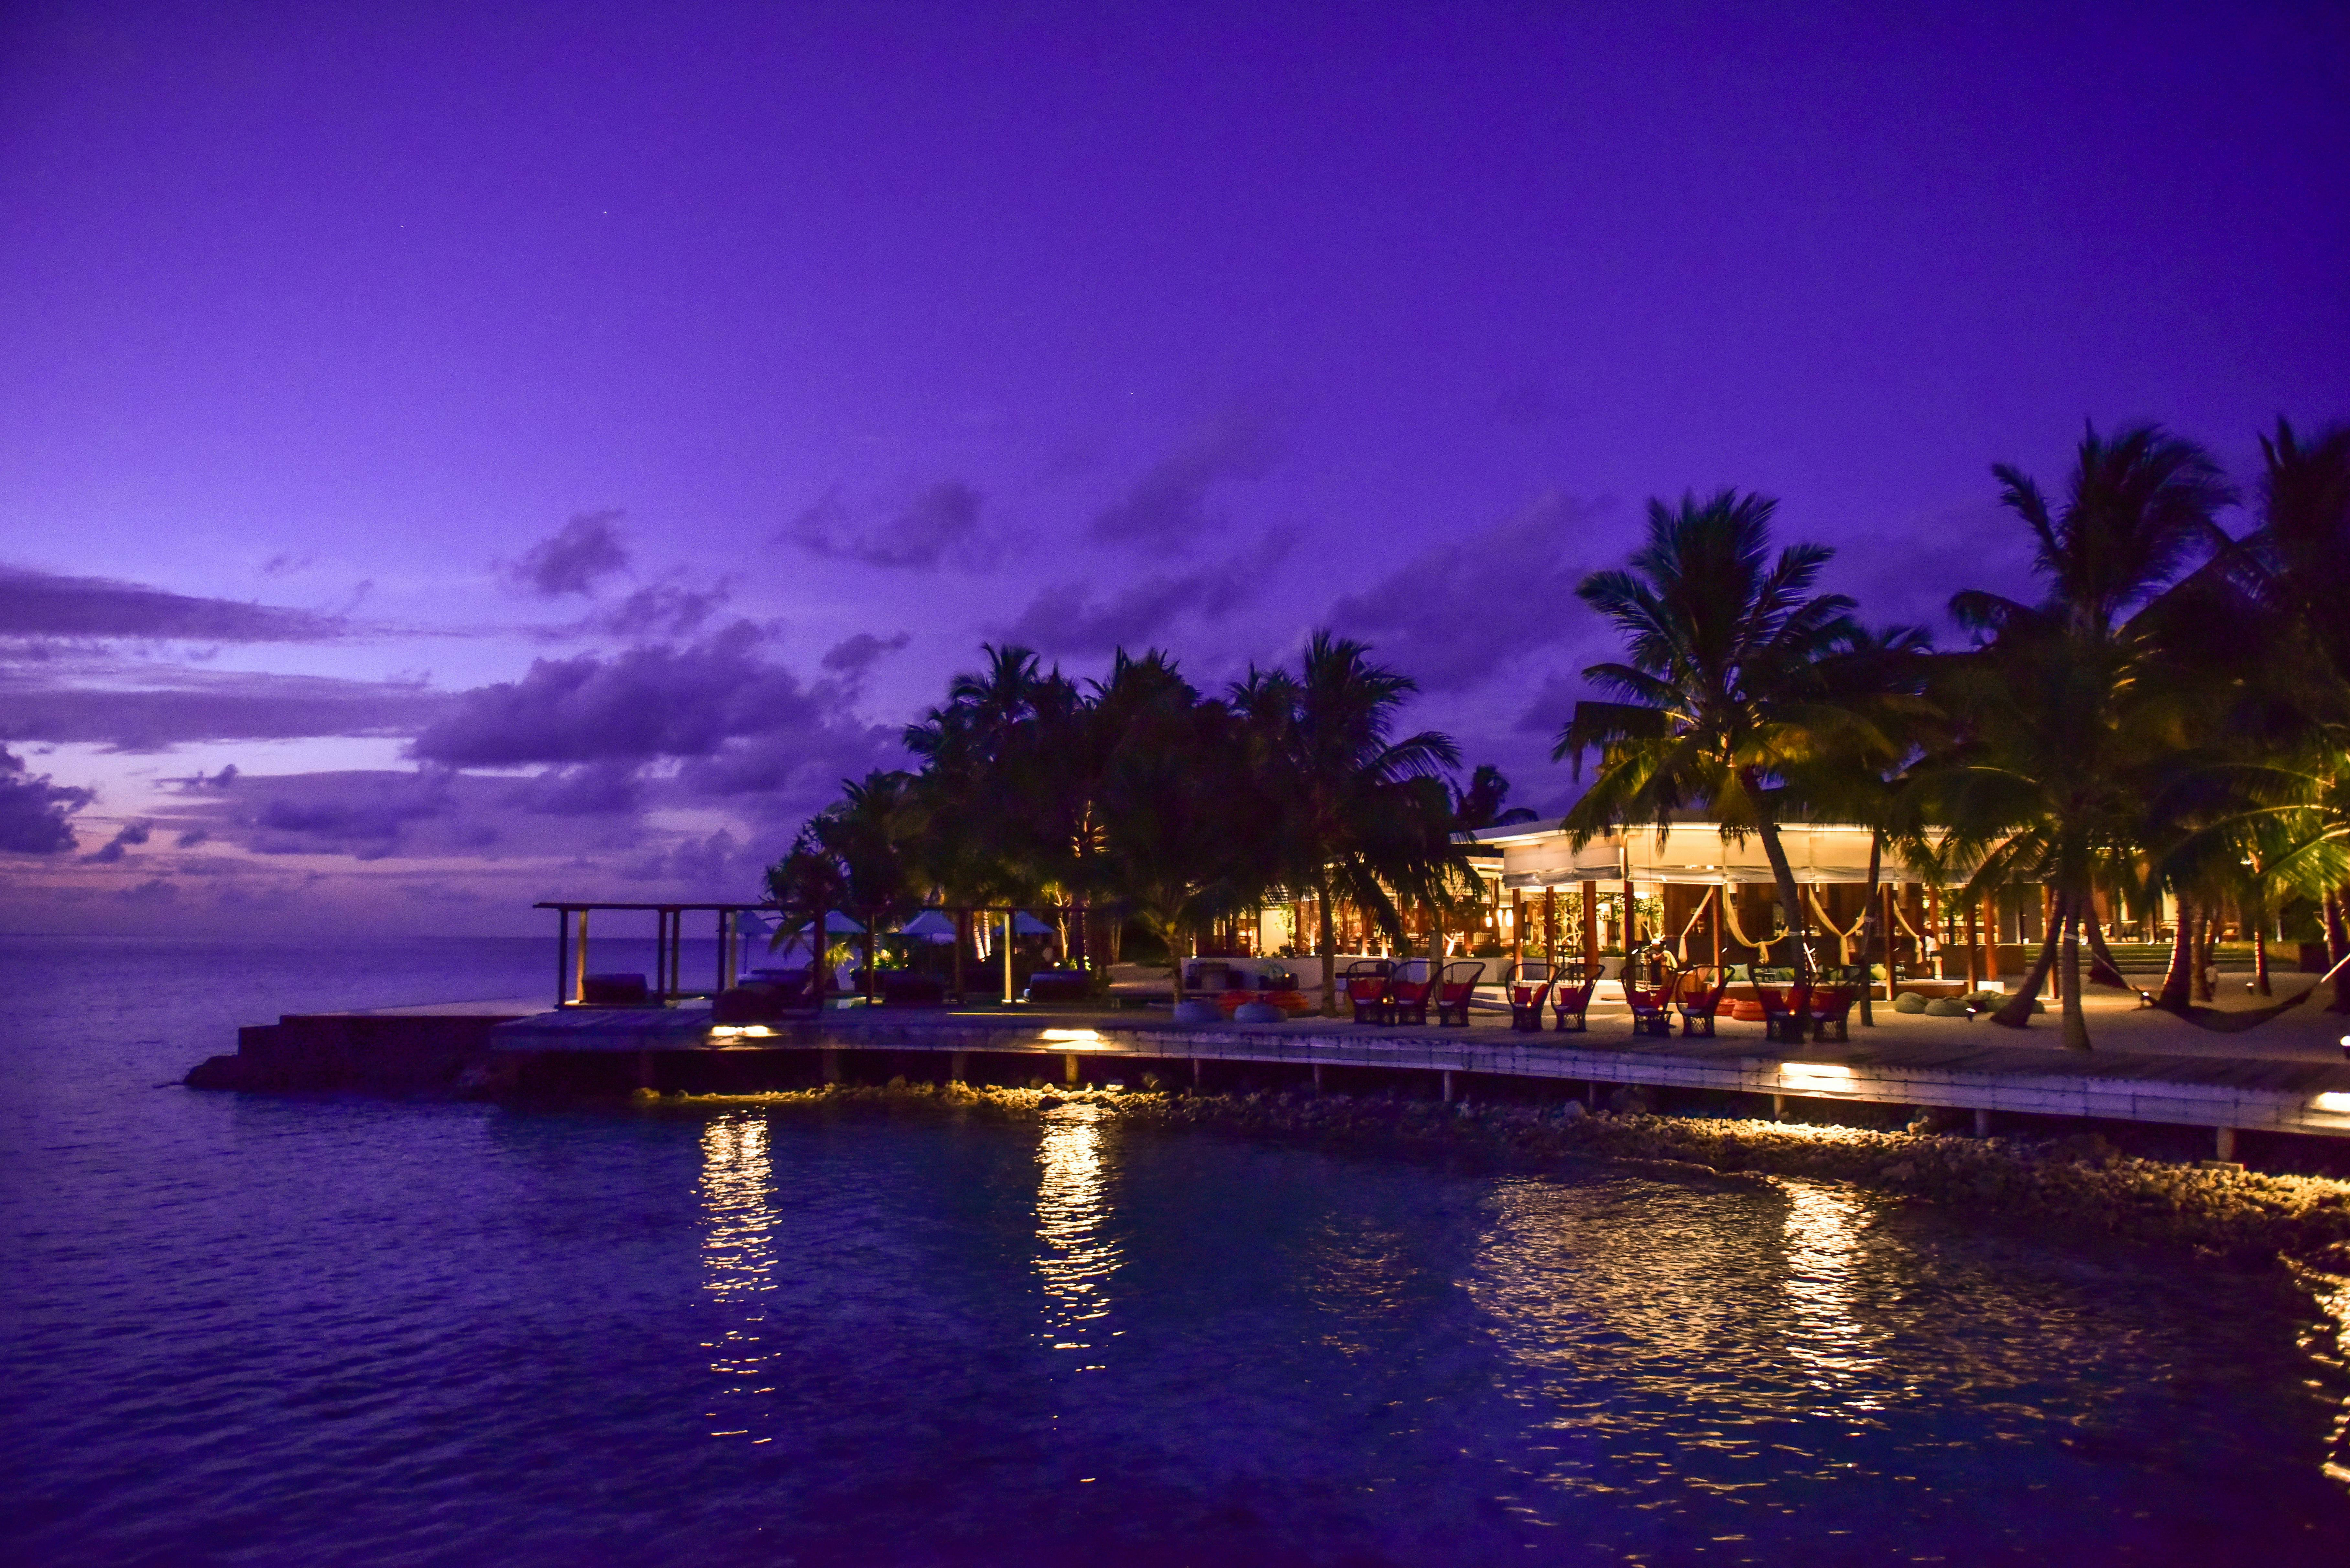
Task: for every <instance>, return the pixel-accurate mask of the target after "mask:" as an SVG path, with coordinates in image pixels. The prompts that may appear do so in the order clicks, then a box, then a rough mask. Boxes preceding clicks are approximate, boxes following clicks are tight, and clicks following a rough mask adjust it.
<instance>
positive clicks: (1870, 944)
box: [1860, 832, 1893, 1029]
mask: <svg viewBox="0 0 2350 1568" xmlns="http://www.w3.org/2000/svg"><path fill="white" fill-rule="evenodd" d="M1884 862H1885V835H1884V834H1883V833H1882V832H1877V833H1872V834H1870V835H1869V836H1868V906H1867V912H1866V914H1864V915H1862V916H1861V918H1860V1023H1861V1027H1863V1028H1864V1029H1873V1028H1875V1027H1876V1026H1877V1013H1876V1011H1875V1010H1874V1009H1872V1008H1871V1007H1870V1006H1869V1004H1868V1003H1869V998H1870V996H1871V994H1872V993H1873V992H1875V991H1876V990H1877V981H1875V980H1874V979H1873V978H1872V977H1871V975H1870V973H1869V971H1870V969H1871V967H1872V966H1873V965H1874V964H1875V963H1876V961H1877V877H1878V875H1879V873H1881V872H1882V871H1883V869H1884ZM1885 994H1886V995H1887V996H1890V995H1892V994H1893V966H1892V965H1891V964H1889V963H1888V964H1887V965H1886V966H1885Z"/></svg>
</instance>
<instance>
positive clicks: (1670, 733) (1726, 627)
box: [1551, 490, 1894, 972]
mask: <svg viewBox="0 0 2350 1568" xmlns="http://www.w3.org/2000/svg"><path fill="white" fill-rule="evenodd" d="M1777 506H1778V503H1776V502H1775V501H1773V500H1772V499H1770V498H1769V497H1767V496H1763V495H1754V494H1746V495H1741V494H1740V493H1737V492H1736V491H1734V490H1724V491H1721V493H1718V494H1716V495H1714V496H1712V497H1711V498H1709V499H1708V500H1706V501H1703V502H1700V501H1699V500H1698V499H1697V497H1696V495H1695V494H1694V493H1691V494H1689V495H1685V496H1683V497H1682V498H1681V502H1680V504H1679V506H1669V505H1667V504H1665V503H1664V502H1663V501H1661V500H1652V501H1650V502H1649V503H1648V539H1647V543H1646V544H1644V545H1642V546H1641V548H1640V549H1639V550H1638V551H1637V552H1636V553H1635V554H1634V555H1633V556H1632V559H1631V563H1630V566H1629V567H1628V568H1627V569H1624V570H1617V571H1607V572H1595V573H1593V574H1592V575H1591V576H1587V577H1586V578H1585V579H1584V580H1583V582H1582V584H1581V585H1580V586H1579V587H1577V588H1576V589H1575V593H1576V595H1577V597H1580V598H1581V599H1582V600H1583V601H1584V603H1586V604H1587V605H1589V606H1590V607H1592V608H1594V609H1596V610H1597V611H1598V612H1599V613H1600V614H1601V615H1603V616H1605V617H1606V618H1607V619H1608V621H1610V622H1611V623H1612V624H1613V625H1614V626H1615V628H1616V629H1617V631H1618V632H1619V633H1621V634H1622V636H1623V638H1624V641H1625V652H1626V659H1625V661H1623V662H1620V663H1607V664H1595V665H1592V666H1591V667H1589V668H1588V669H1586V670H1584V672H1583V674H1584V679H1586V680H1589V681H1590V682H1592V683H1593V684H1594V685H1595V686H1596V687H1598V688H1599V689H1600V690H1601V691H1607V692H1610V693H1612V694H1613V695H1614V696H1615V698H1616V699H1617V700H1616V701H1582V702H1577V703H1576V704H1575V713H1574V716H1573V717H1572V718H1571V719H1570V720H1569V721H1568V722H1567V723H1566V725H1565V728H1564V729H1562V730H1561V731H1560V732H1559V735H1558V743H1557V745H1556V746H1555V748H1554V749H1553V751H1552V753H1551V754H1552V755H1553V756H1554V757H1555V758H1558V759H1561V760H1566V759H1572V760H1573V762H1574V763H1575V774H1576V776H1577V777H1578V778H1579V777H1581V775H1582V770H1583V756H1584V753H1586V751H1588V752H1592V753H1596V754H1597V757H1598V766H1597V769H1596V772H1595V773H1594V774H1593V776H1592V782H1591V787H1590V788H1589V789H1588V790H1587V791H1586V793H1585V794H1584V796H1583V798H1582V799H1581V800H1579V801H1577V802H1576V803H1575V807H1574V809H1573V810H1571V811H1570V812H1568V813H1567V816H1566V827H1567V829H1568V831H1569V834H1570V836H1571V839H1572V841H1573V842H1574V843H1575V846H1577V847H1580V846H1583V845H1585V844H1587V843H1589V842H1590V841H1591V840H1592V839H1593V838H1595V837H1597V836H1599V835H1601V834H1603V833H1607V832H1609V831H1612V830H1614V829H1615V828H1617V827H1618V826H1624V825H1627V824H1631V823H1649V824H1653V825H1655V826H1656V828H1657V830H1658V832H1659V834H1662V833H1664V832H1666V831H1668V830H1669V827H1670V826H1671V823H1672V820H1673V817H1674V815H1675V814H1676V813H1679V812H1682V811H1685V810H1688V809H1690V808H1696V807H1702V808H1705V809H1707V810H1709V811H1710V812H1711V814H1712V815H1713V816H1714V817H1715V818H1716V819H1717V820H1718V821H1719V822H1720V823H1721V832H1722V836H1723V837H1725V838H1728V839H1734V840H1738V841H1743V840H1744V838H1745V836H1747V835H1748V834H1750V833H1751V834H1752V835H1754V836H1756V837H1758V838H1759V839H1761V840H1762V843H1763V854H1764V856H1765V857H1767V858H1768V859H1769V861H1770V863H1771V875H1772V877H1773V880H1774V882H1775V883H1776V884H1777V887H1778V892H1779V909H1780V910H1781V912H1782V914H1783V916H1784V918H1785V919H1786V922H1787V926H1788V929H1789V930H1790V931H1792V932H1794V935H1795V940H1796V950H1797V961H1798V965H1799V966H1800V967H1801V968H1803V969H1804V971H1806V972H1808V971H1809V969H1810V968H1811V966H1812V962H1813V960H1812V958H1811V954H1810V952H1809V950H1808V948H1807V947H1806V946H1805V945H1804V940H1803V939H1804V932H1805V921H1804V912H1803V906H1802V904H1801V902H1800V901H1799V900H1798V898H1797V894H1796V888H1795V873H1794V867H1792V866H1791V865H1790V864H1789V863H1788V860H1787V853H1786V849H1785V847H1784V846H1783V844H1782V843H1781V841H1780V836H1779V826H1780V823H1781V821H1782V820H1783V815H1784V814H1785V812H1786V810H1787V808H1788V806H1789V805H1791V804H1793V803H1791V802H1789V801H1788V800H1787V798H1786V795H1787V791H1786V787H1785V786H1786V780H1787V775H1788V774H1789V772H1790V770H1791V769H1793V768H1794V767H1796V766H1797V765H1799V764H1801V763H1804V762H1805V761H1806V760H1808V759H1810V758H1812V757H1813V756H1814V755H1815V754H1816V753H1819V752H1820V751H1821V749H1822V747H1823V745H1824V744H1825V743H1826V742H1827V741H1828V740H1829V738H1831V737H1835V738H1839V739H1841V740H1845V741H1846V742H1849V741H1850V740H1851V739H1852V738H1854V737H1855V736H1856V734H1857V733H1858V732H1859V731H1861V730H1863V729H1865V727H1866V723H1867V720H1866V717H1865V716H1863V715H1861V714H1859V713H1857V712H1856V711H1854V710H1853V709H1850V708H1848V707H1845V706H1841V705H1839V703H1838V702H1837V701H1836V699H1835V692H1834V691H1833V690H1832V688H1831V686H1830V684H1829V682H1828V681H1827V680H1826V679H1825V670H1824V666H1825V664H1826V661H1828V660H1829V659H1833V658H1834V657H1835V656H1836V655H1837V654H1838V653H1839V652H1841V651H1845V650H1847V649H1851V648H1853V646H1854V644H1855V639H1856V637H1857V636H1858V634H1859V629H1860V628H1858V626H1857V624H1856V622H1855V621H1854V620H1853V618H1852V615H1851V611H1852V608H1853V601H1852V600H1851V599H1849V598H1847V597H1845V596H1844V595H1842V594H1814V593H1813V592H1811V588H1812V586H1813V584H1814V582H1815V581H1816V580H1817V578H1818V576H1819V574H1820V569H1821V567H1823V566H1825V565H1826V564H1827V562H1828V560H1829V558H1830V557H1831V556H1833V555H1834V553H1835V552H1834V551H1832V550H1831V549H1829V548H1828V546H1826V545H1789V546H1787V547H1786V548H1785V549H1783V550H1781V551H1780V552H1779V554H1778V556H1777V557H1776V558H1775V559H1773V556H1772V555H1771V550H1770V545H1771V517H1772V514H1773V512H1774V511H1775V510H1776V509H1777ZM1869 743H1870V744H1871V745H1872V746H1874V747H1875V749H1877V750H1880V751H1890V750H1892V749H1894V747H1893V742H1891V741H1890V740H1889V739H1885V738H1881V737H1880V738H1877V739H1876V740H1874V741H1871V742H1869Z"/></svg>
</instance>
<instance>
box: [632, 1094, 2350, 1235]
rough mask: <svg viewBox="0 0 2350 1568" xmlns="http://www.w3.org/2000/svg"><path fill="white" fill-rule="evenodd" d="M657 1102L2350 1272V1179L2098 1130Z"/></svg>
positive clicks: (1263, 1105) (1473, 1112)
mask: <svg viewBox="0 0 2350 1568" xmlns="http://www.w3.org/2000/svg"><path fill="white" fill-rule="evenodd" d="M644 1098H646V1099H647V1100H656V1101H657V1103H678V1104H693V1105H707V1104H715V1103H744V1104H762V1105H803V1106H827V1105H830V1106H856V1105H866V1106H876V1107H880V1106H904V1107H907V1108H913V1107H916V1106H934V1107H938V1108H941V1109H945V1108H951V1109H954V1110H956V1111H958V1112H960V1113H962V1114H972V1113H977V1114H981V1115H991V1116H1003V1117H1005V1118H1007V1119H1021V1118H1033V1117H1035V1116H1042V1115H1044V1114H1045V1113H1046V1112H1050V1111H1055V1110H1058V1109H1061V1108H1062V1107H1065V1106H1073V1105H1076V1106H1095V1107H1098V1108H1100V1109H1102V1110H1105V1111H1107V1112H1109V1113H1111V1114H1114V1115H1116V1116H1118V1117H1120V1118H1121V1119H1127V1120H1131V1121H1134V1122H1137V1123H1139V1124H1144V1125H1154V1124H1155V1125H1162V1126H1170V1127H1173V1126H1184V1127H1213V1128H1218V1129H1221V1130H1224V1131H1229V1132H1235V1133H1240V1134H1243V1135H1245V1136H1249V1137H1266V1138H1274V1139H1279V1140H1282V1141H1286V1142H1301V1143H1307V1144H1314V1145H1321V1146H1326V1147H1347V1148H1360V1149H1378V1148H1404V1149H1409V1150H1413V1151H1416V1152H1424V1153H1455V1154H1463V1155H1472V1156H1476V1157H1480V1158H1491V1159H1496V1160H1500V1161H1503V1162H1504V1163H1506V1164H1509V1165H1511V1166H1513V1167H1533V1168H1540V1167H1542V1166H1543V1165H1544V1164H1548V1163H1553V1162H1556V1161H1562V1160H1604V1161H1609V1162H1614V1163H1618V1164H1622V1165H1625V1166H1627V1167H1628V1168H1636V1169H1644V1170H1648V1171H1650V1172H1653V1173H1655V1174H1659V1175H1669V1176H1672V1177H1676V1178H1679V1179H1693V1180H1700V1181H1718V1182H1725V1183H1728V1182H1736V1183H1753V1182H1767V1181H1769V1180H1770V1179H1772V1178H1773V1177H1782V1176H1787V1177H1800V1178H1804V1179H1812V1180H1823V1181H1840V1182H1846V1183H1849V1184H1851V1185H1853V1186H1856V1187H1860V1188H1865V1189H1869V1190H1870V1191H1873V1192H1877V1193H1881V1194H1884V1195H1887V1196H1889V1197H1895V1198H1898V1199H1903V1200H1905V1201H1910V1202H1919V1203H1940V1204H1948V1205H1950V1206H1952V1207H1955V1208H1962V1209H1966V1210H1971V1211H1974V1212H1977V1213H1981V1214H1984V1215H1987V1216H1992V1217H1997V1218H2001V1219H2004V1220H2026V1221H2029V1222H2031V1223H2033V1224H2036V1225H2053V1226H2059V1227H2063V1228H2066V1229H2074V1230H2079V1231H2087V1232H2093V1233H2098V1234H2104V1235H2109V1236H2114V1237H2117V1238H2120V1239H2123V1240H2126V1241H2140V1242H2149V1243H2155V1244H2158V1245H2164V1246H2172V1247H2181V1248H2185V1249H2188V1250H2189V1251H2192V1252H2194V1253H2196V1254H2197V1255H2199V1256H2201V1257H2205V1258H2210V1259H2217V1260H2224V1261H2226V1262H2232V1263H2236V1264H2239V1265H2272V1264H2277V1263H2282V1264H2285V1265H2288V1266H2293V1267H2296V1268H2299V1269H2309V1270H2315V1271H2319V1272H2323V1273H2325V1274H2329V1275H2335V1276H2342V1275H2350V1182H2345V1181H2337V1180H2333V1179H2327V1178H2324V1177H2307V1176H2271V1175H2262V1174H2258V1173H2254V1172H2249V1171H2245V1170H2241V1169H2237V1168H2213V1167H2205V1166H2189V1165H2178V1164H2173V1163H2169V1162H2167V1161H2160V1160H2151V1159H2138V1158H2131V1157H2129V1156H2126V1155H2124V1154H2122V1153H2120V1152H2119V1151H2117V1150H2116V1149H2114V1148H2113V1147H2111V1146H2110V1145H2108V1144H2106V1142H2105V1140H2104V1139H2102V1138H2100V1137H2095V1136H2094V1135H2091V1136H2087V1137H2067V1138H2061V1139H2057V1140H2054V1141H2049V1142H2035V1141H2030V1140H2024V1139H2018V1138H2003V1137H1991V1138H1974V1137H1952V1136H1950V1135H1946V1134H1939V1133H1934V1132H1930V1131H1916V1132H1878V1131H1870V1130H1867V1129H1864V1128H1858V1127H1823V1126H1815V1125H1807V1124H1789V1123H1779V1122H1767V1121H1751V1120H1731V1119H1727V1118H1713V1117H1704V1116H1654V1115H1648V1114H1645V1113H1633V1114H1611V1113H1608V1112H1605V1111H1602V1112H1598V1113H1595V1114H1586V1112H1585V1111H1584V1109H1583V1107H1582V1106H1579V1105H1575V1104H1572V1103H1569V1104H1567V1105H1565V1106H1518V1105H1506V1104H1468V1103H1463V1104H1457V1105H1443V1104H1440V1103H1438V1102H1434V1101H1429V1100H1415V1099H1405V1098H1399V1097H1388V1096H1348V1095H1318V1096H1317V1095H1286V1094H1273V1095H1264V1094H1247V1095H1197V1094H1180V1095H1179V1094H1163V1093H1156V1092H1128V1091H1123V1090H1116V1089H1034V1088H993V1087H975V1086H969V1085H961V1084H950V1085H927V1084H913V1085H908V1084H905V1083H903V1082H902V1081H900V1082H897V1083H892V1084H890V1085H886V1086H845V1085H829V1086H827V1087H825V1088H821V1089H811V1090H806V1091H787V1092H780V1093H774V1094H760V1095H750V1096H668V1097H667V1099H666V1101H658V1097H656V1096H644Z"/></svg>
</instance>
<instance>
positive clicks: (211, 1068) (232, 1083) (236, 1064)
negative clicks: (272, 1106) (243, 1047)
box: [182, 1055, 244, 1089]
mask: <svg viewBox="0 0 2350 1568" xmlns="http://www.w3.org/2000/svg"><path fill="white" fill-rule="evenodd" d="M182 1082H183V1083H185V1084H186V1085H188V1087H190V1088H192V1089H241V1088H243V1087H244V1060H243V1059H242V1058H240V1057H238V1056H235V1055H228V1056H207V1057H205V1058H204V1059H203V1061H201V1062H199V1063H197V1064H195V1065H194V1066H193V1067H191V1068H189V1069H188V1075H187V1077H186V1078H184V1079H182Z"/></svg>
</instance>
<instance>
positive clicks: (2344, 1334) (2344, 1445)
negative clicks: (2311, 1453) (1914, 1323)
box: [2301, 1274, 2350, 1482]
mask: <svg viewBox="0 0 2350 1568" xmlns="http://www.w3.org/2000/svg"><path fill="white" fill-rule="evenodd" d="M2303 1284H2305V1285H2308V1286H2309V1287H2310V1289H2311V1293H2313V1294H2314V1296H2315V1297H2316V1306H2317V1311H2318V1314H2319V1318H2318V1321H2317V1322H2316V1323H2314V1324H2311V1325H2310V1326H2309V1327H2308V1328H2307V1329H2306V1330H2304V1331H2303V1334H2302V1336H2301V1348H2302V1351H2303V1354H2305V1355H2308V1357H2309V1358H2310V1359H2311V1360H2312V1361H2314V1362H2315V1363H2317V1365H2318V1366H2320V1367H2322V1368H2323V1369H2324V1371H2326V1372H2327V1373H2330V1374H2332V1375H2333V1378H2334V1381H2335V1382H2336V1383H2337V1384H2338V1382H2339V1380H2340V1377H2341V1376H2342V1374H2343V1372H2344V1370H2345V1367H2350V1280H2340V1279H2335V1278H2334V1277H2333V1276H2331V1275H2327V1274H2310V1275H2306V1276H2304V1277H2303ZM2324 1469H2325V1473H2326V1475H2327V1476H2329V1477H2330V1478H2332V1479H2333V1480H2337V1481H2345V1482H2350V1400H2345V1402H2344V1403H2343V1404H2341V1405H2340V1406H2338V1407H2336V1408H2335V1409H2334V1425H2333V1428H2332V1429H2331V1430H2330V1431H2328V1432H2327V1433H2326V1440H2325V1466H2324Z"/></svg>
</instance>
